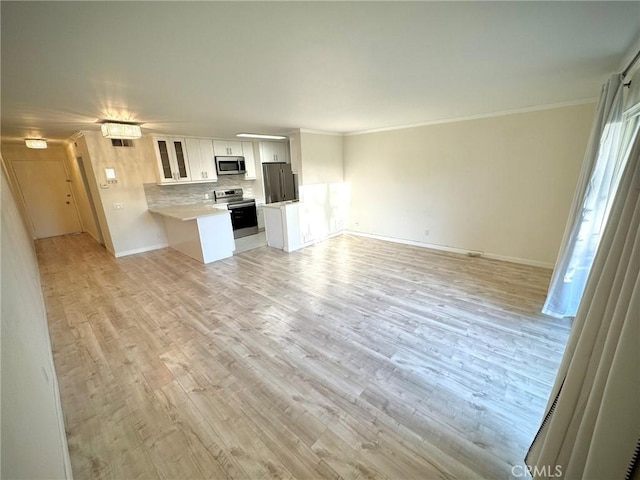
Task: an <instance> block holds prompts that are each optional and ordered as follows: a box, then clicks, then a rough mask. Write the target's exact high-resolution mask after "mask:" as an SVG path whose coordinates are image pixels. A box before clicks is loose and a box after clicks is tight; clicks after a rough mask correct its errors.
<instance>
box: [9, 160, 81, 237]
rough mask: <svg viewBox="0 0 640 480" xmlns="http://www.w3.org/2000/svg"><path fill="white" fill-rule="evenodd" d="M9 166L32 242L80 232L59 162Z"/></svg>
mask: <svg viewBox="0 0 640 480" xmlns="http://www.w3.org/2000/svg"><path fill="white" fill-rule="evenodd" d="M12 165H13V169H14V171H15V173H16V177H17V179H18V184H19V185H20V191H21V192H22V198H23V199H24V203H25V204H26V207H27V211H28V213H29V217H30V218H31V224H32V225H33V233H34V235H35V237H36V238H46V237H55V236H58V235H66V234H68V233H77V232H80V231H82V227H81V226H80V220H79V218H78V211H77V210H76V206H75V203H74V199H73V194H72V193H71V188H70V185H69V182H67V174H66V172H65V170H64V165H62V162H59V161H50V160H46V161H16V162H12Z"/></svg>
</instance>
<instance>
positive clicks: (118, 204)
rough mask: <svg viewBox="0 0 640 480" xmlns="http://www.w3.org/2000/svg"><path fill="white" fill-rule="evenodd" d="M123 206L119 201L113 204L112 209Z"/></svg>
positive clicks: (118, 208) (120, 208)
mask: <svg viewBox="0 0 640 480" xmlns="http://www.w3.org/2000/svg"><path fill="white" fill-rule="evenodd" d="M123 208H124V205H123V204H121V203H114V204H113V209H114V210H122V209H123Z"/></svg>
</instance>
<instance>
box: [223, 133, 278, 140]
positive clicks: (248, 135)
mask: <svg viewBox="0 0 640 480" xmlns="http://www.w3.org/2000/svg"><path fill="white" fill-rule="evenodd" d="M236 137H243V138H260V139H262V140H284V139H286V138H287V137H283V136H282V135H265V134H262V133H236Z"/></svg>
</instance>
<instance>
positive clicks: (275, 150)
mask: <svg viewBox="0 0 640 480" xmlns="http://www.w3.org/2000/svg"><path fill="white" fill-rule="evenodd" d="M287 150H288V149H287V144H286V143H283V142H260V162H261V163H268V162H289V155H288V152H287Z"/></svg>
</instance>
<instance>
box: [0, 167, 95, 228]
mask: <svg viewBox="0 0 640 480" xmlns="http://www.w3.org/2000/svg"><path fill="white" fill-rule="evenodd" d="M24 162H34V163H38V162H58V163H60V164H62V169H63V171H64V177H65V182H66V183H67V187H68V189H69V193H70V194H71V199H72V200H73V208H74V211H75V215H76V218H77V219H78V225H80V231H79V232H77V233H82V232H84V230H85V228H84V225H83V224H82V217H81V216H80V211H79V210H78V203H77V201H76V197H75V195H74V192H73V188H71V183H72V182H71V178H70V175H69V169H68V168H67V165H66V162H65V161H64V160H62V159H57V158H46V159H41V160H33V159H25V160H22V159H15V160H11V159H10V160H9V161H8V162H7V163H8V164H9V165H10V166H11V167H10V170H11V176H12V177H13V183H14V185H15V190H16V191H17V193H18V195H19V197H20V203H21V204H22V211H23V213H24V215H25V217H26V218H25V220H26V222H25V223H26V224H27V226H28V227H29V233H30V234H31V238H32V239H33V240H37V239H38V238H39V237H37V236H36V228H35V224H34V223H33V217H32V215H31V212H30V211H29V207H28V205H27V201H26V199H25V197H24V193H23V191H22V185H21V184H20V180H19V179H18V174H17V172H16V168H15V164H16V163H24ZM74 233H76V232H74ZM69 235H71V234H69ZM42 238H48V237H42Z"/></svg>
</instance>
